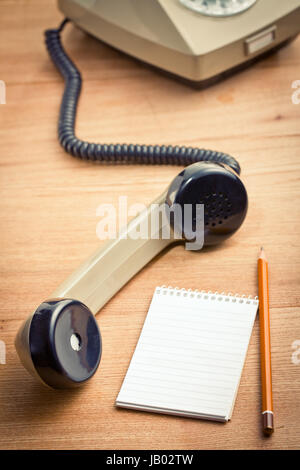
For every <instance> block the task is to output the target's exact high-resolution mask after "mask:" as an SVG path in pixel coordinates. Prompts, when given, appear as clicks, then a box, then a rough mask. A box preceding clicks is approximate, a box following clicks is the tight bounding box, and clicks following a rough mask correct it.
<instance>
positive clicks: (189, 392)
mask: <svg viewBox="0 0 300 470" xmlns="http://www.w3.org/2000/svg"><path fill="white" fill-rule="evenodd" d="M257 308H258V300H256V299H251V298H246V297H239V296H232V295H230V294H229V295H224V294H218V293H215V294H212V293H206V292H197V291H187V290H185V289H173V288H171V287H157V288H156V290H155V293H154V296H153V298H152V302H151V305H150V308H149V311H148V314H147V317H146V319H145V323H144V326H143V329H142V332H141V335H140V338H139V341H138V344H137V346H136V349H135V352H134V354H133V356H132V359H131V362H130V365H129V368H128V371H127V374H126V377H125V379H124V381H123V384H122V387H121V390H120V392H119V395H118V397H117V400H116V405H117V406H120V407H125V408H133V409H137V410H145V411H153V412H158V413H167V414H176V415H180V416H190V417H195V418H205V419H212V420H217V421H228V420H229V419H230V418H231V414H232V410H233V406H234V402H235V398H236V394H237V390H238V386H239V382H240V378H241V374H242V370H243V365H244V361H245V357H246V353H247V349H248V344H249V340H250V337H251V332H252V328H253V323H254V320H255V316H256V312H257Z"/></svg>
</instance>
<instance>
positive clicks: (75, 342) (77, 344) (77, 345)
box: [70, 333, 82, 351]
mask: <svg viewBox="0 0 300 470" xmlns="http://www.w3.org/2000/svg"><path fill="white" fill-rule="evenodd" d="M70 343H71V347H72V349H74V351H80V349H81V345H82V340H81V337H80V335H79V334H78V333H73V334H72V336H71V338H70Z"/></svg>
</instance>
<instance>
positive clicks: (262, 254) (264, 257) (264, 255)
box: [259, 246, 267, 259]
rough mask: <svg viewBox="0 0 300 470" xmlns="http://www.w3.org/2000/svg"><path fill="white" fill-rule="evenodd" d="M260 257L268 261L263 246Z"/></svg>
mask: <svg viewBox="0 0 300 470" xmlns="http://www.w3.org/2000/svg"><path fill="white" fill-rule="evenodd" d="M259 257H260V258H263V259H267V258H266V254H265V250H264V247H263V246H261V247H260V256H259Z"/></svg>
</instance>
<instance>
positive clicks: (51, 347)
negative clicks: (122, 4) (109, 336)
mask: <svg viewBox="0 0 300 470" xmlns="http://www.w3.org/2000/svg"><path fill="white" fill-rule="evenodd" d="M164 203H165V204H166V205H167V206H168V207H169V208H172V207H173V206H174V205H175V204H177V205H179V206H180V207H182V209H184V206H185V205H187V204H189V205H191V206H192V208H193V209H194V208H195V206H196V205H197V204H203V205H204V221H203V223H204V240H203V241H204V245H212V244H217V243H220V242H222V241H223V240H225V239H227V238H228V237H230V236H231V235H232V234H233V233H234V232H235V231H236V230H237V229H238V228H239V227H240V226H241V224H242V223H243V220H244V218H245V216H246V213H247V206H248V199H247V192H246V189H245V187H244V185H243V183H242V181H241V180H240V178H239V176H238V175H237V174H236V173H235V171H233V170H232V169H231V168H230V167H227V166H226V165H225V164H223V163H214V162H198V163H195V164H192V165H190V166H188V167H186V168H185V169H184V170H183V171H182V172H181V173H180V174H179V175H178V176H177V177H176V178H175V179H174V180H173V182H172V183H171V185H170V186H169V188H168V189H167V190H166V191H165V192H164V193H163V194H162V195H161V196H160V197H159V198H158V199H156V200H155V201H154V203H152V204H151V205H150V206H149V207H148V208H147V210H145V211H143V212H142V213H141V214H139V215H138V216H137V217H136V218H135V219H133V220H132V221H130V223H129V224H128V226H127V227H126V229H125V230H123V231H122V232H121V234H120V236H119V238H117V239H116V240H112V241H109V242H108V243H106V244H104V245H103V246H101V247H100V249H99V250H97V251H96V253H94V254H93V255H92V256H91V257H90V258H89V259H88V260H87V261H85V262H84V263H83V264H82V265H81V266H80V267H79V268H78V269H77V270H76V271H75V272H74V273H73V274H72V275H71V276H70V277H69V278H68V279H67V280H66V281H65V282H63V283H62V284H61V285H60V286H59V287H58V288H57V289H56V291H55V292H54V293H53V294H52V296H51V298H52V300H48V301H45V302H43V303H42V304H41V305H40V306H39V307H38V309H37V310H36V311H35V313H34V314H33V315H32V316H31V317H30V318H29V319H28V320H27V321H25V323H24V324H23V325H22V326H21V328H20V330H19V333H18V335H17V338H16V342H15V345H16V349H17V352H18V354H19V357H20V359H21V361H22V363H23V365H24V366H25V367H26V368H27V369H28V371H29V372H31V373H32V374H33V375H35V376H38V377H39V378H40V379H41V380H42V382H44V383H46V384H47V385H49V386H50V387H53V388H71V387H75V386H78V385H81V384H83V383H85V382H87V381H88V380H89V379H90V378H91V377H92V376H93V374H94V373H95V371H96V370H97V367H98V365H99V362H100V357H101V336H100V332H99V329H98V326H97V322H96V320H95V318H94V315H95V314H96V313H97V312H98V311H99V310H100V309H101V308H102V307H103V305H104V304H105V303H106V302H107V301H108V300H109V299H111V297H113V295H114V294H115V293H116V292H118V291H119V290H120V289H121V287H123V286H124V284H126V283H127V282H128V281H129V280H130V279H131V278H132V277H133V276H134V275H135V274H136V273H137V272H138V271H140V270H141V269H142V268H143V267H144V266H145V265H146V264H147V263H148V262H149V261H150V260H151V259H153V258H154V257H155V256H156V255H157V254H158V253H159V252H161V251H162V250H163V249H164V248H165V247H167V246H168V245H170V244H172V243H174V242H175V241H178V238H176V234H178V233H180V234H182V236H183V238H185V239H187V240H188V241H191V240H192V239H193V236H194V235H195V230H197V227H198V224H197V213H196V212H195V213H194V214H196V215H194V216H193V218H192V222H191V220H187V219H186V216H185V215H184V214H185V213H184V210H183V211H182V214H183V218H182V219H181V220H180V219H179V218H178V217H177V218H176V217H175V218H173V220H171V225H172V229H173V232H172V234H171V236H170V237H169V238H164V237H163V236H162V230H163V228H164V227H163V224H164V223H165V222H164V219H162V220H161V219H160V218H159V220H161V222H160V223H159V225H158V226H157V228H156V233H152V237H149V238H138V239H136V238H135V237H133V236H132V235H133V233H134V232H135V231H136V229H137V227H138V226H140V225H141V224H143V223H148V222H149V225H151V221H152V220H153V217H155V216H156V215H157V213H156V212H157V211H159V210H160V207H161V205H162V204H164ZM74 299H76V300H74Z"/></svg>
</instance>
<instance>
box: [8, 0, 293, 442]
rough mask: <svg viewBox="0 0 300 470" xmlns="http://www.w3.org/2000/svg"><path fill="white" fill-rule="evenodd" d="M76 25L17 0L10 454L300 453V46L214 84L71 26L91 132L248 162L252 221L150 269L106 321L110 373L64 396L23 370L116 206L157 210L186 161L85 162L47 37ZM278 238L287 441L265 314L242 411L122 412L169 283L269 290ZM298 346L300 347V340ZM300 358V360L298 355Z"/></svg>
mask: <svg viewBox="0 0 300 470" xmlns="http://www.w3.org/2000/svg"><path fill="white" fill-rule="evenodd" d="M60 19H61V15H60V14H59V12H58V10H57V8H56V3H55V2H54V1H45V0H44V1H43V2H41V1H37V0H26V1H25V0H22V1H18V2H17V1H13V0H2V1H1V4H0V22H1V40H0V54H1V68H0V79H1V80H4V81H5V82H6V86H7V104H6V105H1V107H0V113H1V114H0V119H1V123H0V133H1V137H0V148H1V154H0V159H1V160H0V161H1V197H0V204H1V222H2V230H1V252H2V254H1V261H0V263H1V297H0V298H1V307H0V308H1V313H0V340H2V341H3V342H5V344H6V353H7V355H6V364H5V365H0V403H1V405H0V448H1V449H8V448H9V449H55V448H57V449H63V448H65V449H94V448H96V449H243V448H244V449H254V448H257V449H279V448H280V449H287V448H289V449H296V448H299V445H300V364H298V365H297V362H299V360H300V353H297V351H296V350H293V348H292V344H293V343H294V341H296V340H300V308H299V303H300V302H299V301H300V298H299V274H300V257H299V243H300V238H299V235H300V217H299V202H300V200H299V188H300V184H299V176H300V165H299V158H300V137H299V118H300V105H298V106H297V105H295V104H292V99H291V96H292V92H293V90H292V88H291V85H292V82H293V81H294V80H296V79H299V78H300V77H299V66H300V54H299V52H300V39H298V40H296V41H295V42H293V43H292V44H291V45H290V46H289V47H287V48H284V49H282V50H281V51H280V52H279V53H277V54H276V55H273V56H272V57H270V58H268V59H267V60H264V61H263V62H260V63H259V64H257V65H255V66H254V67H252V68H251V69H249V70H247V71H245V72H243V73H241V74H239V75H236V76H235V77H233V78H231V79H229V80H227V81H224V82H223V83H221V84H219V85H217V86H214V87H212V88H210V89H207V90H205V91H199V92H197V91H195V90H192V89H190V88H188V87H186V86H184V85H182V84H180V83H177V82H176V81H173V80H171V79H168V78H165V77H163V76H161V75H160V74H158V73H156V72H154V71H153V70H151V69H148V68H145V67H143V66H142V65H139V64H137V63H136V62H135V61H133V60H131V59H129V58H127V57H125V56H124V55H122V54H121V53H118V52H116V51H113V50H111V49H110V48H108V47H106V46H105V45H103V44H101V43H99V42H97V41H96V40H95V39H93V38H91V37H89V36H87V35H85V34H84V33H83V32H81V31H80V30H78V29H76V28H75V27H73V26H72V25H69V26H68V27H67V28H66V31H65V32H64V34H63V41H64V44H65V46H66V49H67V50H68V51H69V52H70V54H71V56H72V57H73V59H74V61H75V62H76V63H77V64H78V67H79V68H80V70H81V71H82V72H83V77H84V87H83V94H82V97H81V101H80V109H79V117H78V121H77V133H78V135H79V136H82V137H84V138H86V139H88V140H91V141H97V140H98V141H101V140H102V141H103V142H107V143H110V142H121V143H122V142H137V141H138V142H142V143H153V142H154V143H158V144H163V143H169V144H173V145H176V144H185V145H191V146H201V147H206V148H213V149H216V150H222V151H224V152H228V153H230V154H232V155H234V156H236V157H237V158H238V160H239V161H240V163H241V166H242V177H243V180H244V182H245V184H246V187H247V190H248V193H249V199H250V206H249V213H248V216H247V219H246V221H245V223H244V224H243V226H242V228H241V230H240V231H239V232H238V233H237V234H236V235H235V236H234V237H233V238H231V239H230V240H228V242H226V243H224V244H223V245H221V246H219V247H217V248H215V249H211V250H205V251H203V252H200V253H193V252H186V251H185V250H184V248H183V247H181V246H178V247H175V248H173V249H171V250H169V251H167V252H166V253H165V254H164V255H163V256H160V257H159V259H158V260H155V261H154V262H152V263H151V264H150V265H148V266H147V267H146V268H145V269H144V270H143V271H142V272H141V273H140V274H138V275H137V276H136V277H135V278H134V279H133V280H132V281H131V282H129V283H128V284H127V285H126V287H125V288H123V289H122V290H121V292H119V293H118V294H117V295H116V296H115V297H114V298H113V299H112V300H111V301H110V302H109V303H108V304H107V305H106V306H105V308H104V309H103V310H102V311H101V313H100V314H99V315H98V317H97V318H98V322H99V325H100V328H101V332H102V336H103V342H104V350H103V357H102V361H101V366H100V368H99V370H98V372H97V374H96V375H95V377H94V378H93V379H92V381H91V382H90V383H89V384H88V385H87V386H86V387H85V388H82V389H81V390H77V391H76V392H70V391H53V390H50V389H47V388H44V387H43V386H41V385H40V384H39V383H38V382H37V381H36V380H34V379H33V378H31V376H29V374H28V373H27V372H26V371H25V370H24V369H23V367H22V366H21V364H20V362H19V359H18V357H17V353H16V351H15V349H14V337H15V334H16V331H17V329H18V327H19V326H20V324H21V322H22V321H23V320H24V319H25V318H27V316H28V315H29V314H30V313H31V312H32V311H33V310H34V309H35V308H36V307H37V305H38V304H40V302H41V301H42V300H44V299H46V298H47V296H48V295H49V294H50V293H51V292H52V291H53V290H54V289H55V288H56V286H58V284H59V283H60V282H61V281H62V280H63V279H64V278H65V277H66V276H67V275H69V274H70V273H71V272H72V270H73V269H74V268H75V267H76V266H77V265H78V264H79V263H80V262H81V261H83V260H84V259H85V257H86V256H88V255H89V254H90V253H91V252H92V251H93V250H94V249H95V248H96V247H97V246H98V245H99V244H100V243H102V242H100V241H99V240H98V238H97V236H96V226H97V223H98V221H99V217H97V216H96V209H97V207H98V206H99V205H100V204H102V203H111V204H114V205H115V207H117V204H118V197H119V196H120V195H125V196H128V201H129V204H131V203H136V202H140V203H150V202H151V200H152V199H153V198H154V197H155V196H156V195H158V194H159V193H160V192H161V191H162V189H164V188H165V187H166V186H167V184H168V183H169V182H170V181H171V179H172V178H173V177H174V176H175V175H176V174H177V173H178V171H179V168H176V167H166V166H162V167H143V166H135V167H132V166H131V167H127V166H121V167H120V166H119V167H114V166H95V165H93V164H89V163H84V162H82V161H80V160H77V159H75V158H72V157H71V156H69V155H67V154H65V153H64V151H63V150H62V149H61V148H60V146H59V144H58V142H57V138H56V125H57V116H58V108H59V104H60V100H61V95H62V91H63V83H62V79H61V77H60V76H59V74H58V73H57V71H56V69H55V68H54V66H53V64H52V63H51V62H50V60H49V58H48V55H47V53H46V51H45V47H44V44H43V31H44V30H45V29H46V28H47V27H52V26H54V27H55V26H56V25H58V23H59V21H60ZM261 244H263V246H264V247H265V250H266V253H267V255H268V258H269V263H270V289H271V290H270V302H271V334H272V360H273V387H274V406H275V413H276V415H275V423H276V431H275V434H274V435H273V436H272V437H271V438H270V439H268V438H264V437H263V436H262V434H261V426H260V401H261V396H260V368H259V329H258V319H257V320H256V323H255V327H254V331H253V335H252V338H251V343H250V346H249V350H248V355H247V359H246V364H245V368H244V371H243V375H242V380H241V384H240V388H239V392H238V397H237V401H236V405H235V409H234V413H233V417H232V421H231V422H229V423H227V424H225V425H224V424H217V423H213V422H205V421H201V420H194V419H185V418H177V417H170V416H163V415H158V414H151V413H143V412H136V411H129V410H128V411H127V410H121V409H116V408H115V407H114V401H115V398H116V396H117V394H118V392H119V389H120V386H121V383H122V380H123V378H124V375H125V373H126V370H127V367H128V364H129V361H130V358H131V356H132V353H133V351H134V348H135V345H136V342H137V339H138V337H139V334H140V331H141V327H142V325H143V321H144V318H145V315H146V311H147V308H148V306H149V302H150V299H151V297H152V294H153V291H154V288H155V286H156V285H161V284H168V285H174V286H180V287H185V288H198V289H207V290H212V291H216V290H221V291H231V292H232V291H234V292H240V293H246V294H251V295H254V296H255V295H256V294H257V275H256V262H257V256H258V252H259V248H260V246H261ZM298 349H299V346H298ZM293 352H294V356H293V358H294V362H293V361H292V354H293Z"/></svg>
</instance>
